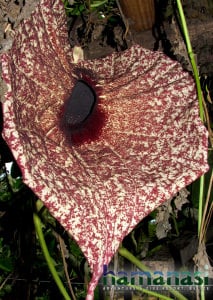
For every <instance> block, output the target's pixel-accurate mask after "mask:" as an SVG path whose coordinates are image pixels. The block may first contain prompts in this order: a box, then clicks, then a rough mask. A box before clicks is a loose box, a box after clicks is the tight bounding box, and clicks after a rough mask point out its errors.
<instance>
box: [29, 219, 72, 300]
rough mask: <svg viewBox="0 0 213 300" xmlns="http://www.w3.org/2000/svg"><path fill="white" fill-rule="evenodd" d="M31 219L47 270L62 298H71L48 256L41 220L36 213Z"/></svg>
mask: <svg viewBox="0 0 213 300" xmlns="http://www.w3.org/2000/svg"><path fill="white" fill-rule="evenodd" d="M33 221H34V225H35V230H36V233H37V236H38V239H39V243H40V245H41V248H42V251H43V254H44V257H45V259H46V262H47V265H48V268H49V270H50V272H51V274H52V276H53V279H54V280H55V283H56V284H57V286H58V288H59V290H60V292H61V294H62V295H63V297H64V299H65V300H71V298H70V296H69V295H68V293H67V291H66V289H65V287H64V285H63V283H62V281H61V279H60V278H59V276H58V273H57V271H56V269H55V267H54V264H53V261H52V258H51V256H50V254H49V251H48V248H47V244H46V242H45V239H44V234H43V232H42V223H41V220H40V218H39V216H38V215H37V214H36V213H34V214H33Z"/></svg>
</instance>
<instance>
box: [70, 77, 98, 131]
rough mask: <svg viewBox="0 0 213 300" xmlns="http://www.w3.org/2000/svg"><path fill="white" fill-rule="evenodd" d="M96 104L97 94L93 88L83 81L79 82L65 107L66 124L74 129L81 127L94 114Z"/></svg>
mask: <svg viewBox="0 0 213 300" xmlns="http://www.w3.org/2000/svg"><path fill="white" fill-rule="evenodd" d="M95 103H96V94H95V91H94V90H93V89H92V87H90V86H89V85H88V84H87V83H86V82H85V81H83V80H79V81H77V83H76V85H75V86H74V88H73V90H72V94H71V96H70V98H69V99H68V101H67V103H66V106H65V111H64V122H65V124H66V125H67V126H69V127H70V128H73V129H75V128H76V129H77V128H78V127H81V126H82V125H83V123H84V122H86V120H87V119H88V118H89V116H90V115H91V114H92V111H93V109H94V106H95Z"/></svg>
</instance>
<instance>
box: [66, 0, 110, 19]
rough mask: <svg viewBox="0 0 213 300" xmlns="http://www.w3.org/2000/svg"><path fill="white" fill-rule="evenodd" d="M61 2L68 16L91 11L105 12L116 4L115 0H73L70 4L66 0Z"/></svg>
mask: <svg viewBox="0 0 213 300" xmlns="http://www.w3.org/2000/svg"><path fill="white" fill-rule="evenodd" d="M63 2H64V7H65V11H66V13H67V15H68V16H79V15H81V14H83V13H85V14H89V13H91V12H93V11H99V12H100V11H102V12H103V11H104V13H105V14H107V13H109V12H110V11H111V10H112V9H113V8H114V7H115V4H116V1H115V0H98V1H97V0H91V1H86V0H75V1H73V4H70V2H69V1H68V0H63Z"/></svg>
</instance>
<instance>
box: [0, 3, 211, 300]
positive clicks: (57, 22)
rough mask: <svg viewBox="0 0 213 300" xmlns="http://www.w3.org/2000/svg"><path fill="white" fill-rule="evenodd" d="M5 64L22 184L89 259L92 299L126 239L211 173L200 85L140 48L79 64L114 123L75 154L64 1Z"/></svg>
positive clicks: (24, 27)
mask: <svg viewBox="0 0 213 300" xmlns="http://www.w3.org/2000/svg"><path fill="white" fill-rule="evenodd" d="M1 62H2V68H3V77H4V80H5V82H6V83H7V86H8V93H7V94H6V95H5V97H6V101H5V102H4V103H3V110H4V133H3V134H4V138H5V140H6V141H7V143H8V145H9V146H10V148H11V149H12V151H13V154H14V157H15V158H16V160H17V162H18V163H19V166H20V168H21V170H22V173H23V178H24V181H25V183H26V184H27V185H29V186H30V187H31V188H32V189H33V190H34V192H35V193H36V194H37V195H38V197H39V198H40V199H42V201H43V202H44V203H45V205H46V206H47V207H48V208H49V210H50V212H51V213H52V214H53V216H55V217H56V218H57V219H58V220H59V221H60V222H61V224H62V225H63V226H64V227H65V228H66V230H68V231H69V232H70V234H72V235H73V237H74V238H75V240H76V241H77V242H78V244H79V246H80V247H81V249H82V251H83V252H84V254H85V256H86V257H87V259H88V262H89V264H90V267H91V270H92V271H93V278H92V281H91V283H90V286H89V290H88V296H87V300H89V299H92V298H93V291H94V288H95V286H96V284H97V282H98V279H99V277H100V275H101V273H102V271H103V265H104V264H107V263H109V261H110V259H111V258H112V256H113V255H114V253H115V251H116V250H117V248H118V246H119V244H120V242H121V241H122V239H123V238H124V236H126V235H127V234H128V233H129V232H130V231H131V230H132V229H133V228H134V227H135V226H136V224H137V223H138V222H139V221H140V220H141V219H143V218H144V217H145V216H146V215H147V214H149V213H150V212H151V211H152V210H154V209H155V208H156V207H157V206H158V205H160V204H161V203H162V202H164V201H166V200H168V199H169V198H171V197H172V196H173V195H174V194H175V193H176V192H177V191H179V190H180V189H182V188H183V187H184V186H186V185H188V184H190V183H191V182H192V181H194V180H195V179H196V178H198V177H199V176H201V174H203V173H204V172H206V171H207V170H208V165H207V131H206V129H205V128H204V126H203V125H202V123H201V121H200V119H199V114H198V107H197V96H196V90H195V86H194V82H193V79H192V78H191V77H190V75H189V74H188V73H186V72H184V71H183V70H182V68H181V66H180V65H179V64H178V63H177V62H174V61H172V60H170V59H169V58H168V57H166V56H165V55H163V54H162V53H160V52H152V51H149V50H146V49H143V48H142V47H140V46H138V45H135V46H133V47H131V48H130V49H128V50H127V51H125V52H122V53H114V54H112V55H110V56H108V57H106V58H103V59H97V60H93V61H81V62H79V63H78V64H77V67H79V68H80V69H88V70H90V71H91V72H93V73H94V74H96V79H97V83H99V84H101V86H102V94H103V95H104V96H105V97H104V98H102V99H101V101H100V102H99V104H98V105H99V107H100V109H101V111H103V112H104V114H105V115H106V116H107V118H106V120H107V121H106V122H105V123H104V125H103V127H102V130H101V131H100V134H99V136H98V138H97V139H95V140H94V141H90V142H88V143H87V142H85V143H83V144H80V145H73V146H70V145H68V144H67V142H66V137H65V136H64V134H63V132H62V131H61V129H60V126H59V124H60V120H59V114H57V113H56V112H60V111H61V108H62V107H63V105H64V102H65V101H66V99H67V97H68V96H69V94H70V91H71V90H72V88H73V86H74V84H75V80H76V79H75V78H74V77H73V69H74V67H76V64H75V65H74V63H73V62H74V61H73V55H72V50H71V49H70V47H69V44H68V43H67V29H66V18H65V14H64V9H63V5H62V3H61V1H59V0H56V1H53V0H42V1H41V2H40V4H39V6H38V7H37V9H36V11H35V13H34V14H33V15H32V16H31V18H30V19H29V20H26V21H24V22H23V23H22V24H21V25H20V26H19V28H18V30H17V32H16V35H15V40H14V44H13V47H12V49H11V51H10V52H9V53H7V54H4V55H3V56H2V57H1Z"/></svg>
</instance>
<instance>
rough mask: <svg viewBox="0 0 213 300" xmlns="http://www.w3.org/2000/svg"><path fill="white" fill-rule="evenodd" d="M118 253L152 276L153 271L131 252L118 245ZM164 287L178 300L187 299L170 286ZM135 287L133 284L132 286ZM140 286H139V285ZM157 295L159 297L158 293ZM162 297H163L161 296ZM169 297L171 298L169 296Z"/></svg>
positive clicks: (165, 285)
mask: <svg viewBox="0 0 213 300" xmlns="http://www.w3.org/2000/svg"><path fill="white" fill-rule="evenodd" d="M118 253H119V254H120V255H121V256H123V257H125V258H126V259H128V260H129V261H130V262H131V263H133V264H134V265H135V266H136V267H138V268H139V269H141V270H142V271H144V272H149V273H150V275H151V276H153V275H154V274H153V272H152V271H151V270H150V269H149V268H147V267H146V266H145V265H144V264H143V263H142V262H141V261H140V260H139V259H137V257H135V256H134V255H133V254H132V253H131V252H129V251H128V250H127V249H126V248H124V247H120V248H119V249H118ZM163 286H164V287H166V288H167V289H168V290H169V291H170V293H171V294H173V295H174V296H175V297H176V298H177V299H179V300H187V298H185V297H184V296H183V295H182V294H181V293H179V292H178V291H176V290H174V289H173V288H172V287H171V286H169V285H167V284H164V285H163ZM134 287H135V286H134ZM139 288H140V287H139ZM146 291H147V290H144V289H143V292H146ZM148 292H149V291H148ZM146 293H147V292H146ZM161 296H162V297H165V296H163V295H161ZM158 297H160V296H159V295H158ZM161 299H164V298H161ZM169 299H171V298H169Z"/></svg>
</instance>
